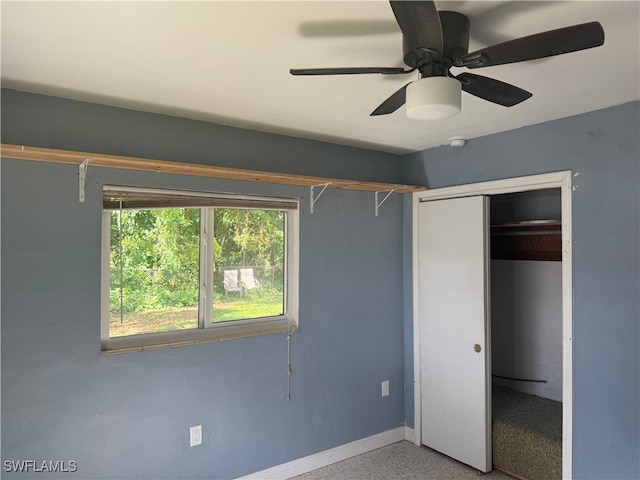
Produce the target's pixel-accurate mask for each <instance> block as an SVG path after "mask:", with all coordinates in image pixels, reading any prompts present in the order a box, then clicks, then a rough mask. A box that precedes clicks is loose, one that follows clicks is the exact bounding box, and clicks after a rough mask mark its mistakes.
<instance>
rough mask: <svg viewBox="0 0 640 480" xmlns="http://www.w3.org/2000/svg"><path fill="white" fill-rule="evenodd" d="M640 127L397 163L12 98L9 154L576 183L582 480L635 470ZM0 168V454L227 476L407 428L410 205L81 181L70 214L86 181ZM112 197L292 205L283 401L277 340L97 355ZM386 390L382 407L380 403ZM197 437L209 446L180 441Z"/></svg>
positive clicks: (624, 125) (115, 175) (194, 184)
mask: <svg viewBox="0 0 640 480" xmlns="http://www.w3.org/2000/svg"><path fill="white" fill-rule="evenodd" d="M639 130H640V124H639V104H638V103H632V104H628V105H622V106H619V107H614V108H610V109H606V110H601V111H598V112H592V113H589V114H586V115H580V116H576V117H571V118H566V119H562V120H557V121H553V122H549V123H545V124H541V125H535V126H531V127H527V128H522V129H519V130H514V131H510V132H505V133H501V134H497V135H492V136H488V137H483V138H478V139H474V140H471V141H469V142H468V143H467V145H466V146H465V147H464V148H462V149H453V148H449V147H442V148H436V149H430V150H426V151H424V152H420V153H416V154H413V155H409V156H405V157H396V156H394V155H390V154H385V153H380V152H373V151H368V150H363V149H356V148H348V147H342V146H336V145H330V144H326V143H322V142H314V141H309V140H303V139H295V138H290V137H284V136H278V135H271V134H264V133H259V132H252V131H246V130H240V129H234V128H230V127H223V126H217V125H212V124H208V123H204V122H196V121H191V120H185V119H179V118H173V117H168V116H162V115H153V114H147V113H142V112H135V111H129V110H124V109H117V108H110V107H104V106H98V105H92V104H87V103H81V102H74V101H70V100H62V99H56V98H51V97H45V96H39V95H31V94H23V93H18V92H14V91H9V90H3V91H2V142H4V143H15V144H25V145H31V146H42V147H52V148H65V149H71V150H85V151H93V152H102V153H112V154H123V155H130V156H141V157H150V158H158V159H166V160H176V161H185V162H194V163H208V164H214V165H221V166H231V167H239V168H253V169H260V170H271V171H280V172H290V173H299V174H309V175H319V176H335V177H342V178H353V179H362V180H375V181H388V182H403V181H404V182H406V183H415V184H423V183H427V184H429V185H430V186H431V187H432V188H433V187H439V186H446V185H456V184H464V183H470V182H478V181H485V180H492V179H498V178H507V177H514V176H521V175H531V174H536V173H543V172H550V171H558V170H566V169H573V170H574V171H576V172H578V173H580V175H579V176H578V177H576V178H575V183H576V184H577V185H578V189H577V190H576V191H575V193H574V197H573V227H574V238H573V254H574V277H573V280H574V324H575V327H574V373H575V378H574V388H575V397H574V398H575V401H574V473H575V477H576V478H580V479H582V478H615V477H617V478H639V477H640V466H639V461H640V460H639V458H638V451H639V449H640V444H639V438H638V436H639V435H638V423H639V420H640V419H639V418H638V415H639V410H640V401H639V391H640V385H639V377H640V358H639V353H638V352H639V351H640V348H639V340H640V338H639V337H640V325H639V324H640V315H639V313H640V312H639V308H640V304H639V298H638V296H639V291H640V285H639V278H638V272H639V261H638V256H639V238H638V237H639V229H640V226H639V223H640V220H639V206H638V205H639V203H640V197H639V183H640V182H639V180H640V179H639V178H638V176H639V172H638V170H639V168H638V163H639V158H640V157H639V155H640V153H639V148H638V142H639V140H638V131H639ZM1 168H2V185H1V187H2V191H1V195H2V212H1V214H2V258H1V261H2V311H1V314H2V460H3V461H4V460H20V459H40V460H44V459H52V460H56V459H61V460H76V461H77V462H78V467H79V472H78V473H77V474H76V475H78V476H79V478H80V477H86V478H100V477H102V478H131V477H132V476H135V477H140V478H230V477H235V476H240V475H243V474H246V473H250V472H253V471H257V470H261V469H264V468H267V467H270V466H273V465H277V464H280V463H283V462H286V461H289V460H293V459H295V458H298V457H301V456H305V455H309V454H312V453H316V452H318V451H322V450H325V449H327V448H331V447H334V446H337V445H341V444H344V443H347V442H350V441H353V440H357V439H360V438H363V437H366V436H369V435H373V434H375V433H379V432H382V431H386V430H389V429H392V428H394V427H397V426H399V425H400V424H401V422H402V421H403V419H404V418H405V415H406V418H407V421H408V423H409V425H411V426H413V370H412V369H413V350H412V346H413V340H412V328H411V327H412V325H411V256H410V255H411V231H410V226H411V213H410V208H411V201H410V197H409V196H405V198H404V199H403V198H402V197H401V196H397V195H393V196H392V197H391V198H390V199H389V201H387V202H386V203H385V205H384V206H383V207H382V209H381V216H380V217H374V216H373V194H372V193H362V192H349V191H340V190H331V191H327V192H325V194H324V195H323V197H322V198H321V199H320V201H319V202H318V204H317V205H316V213H314V214H313V215H310V214H309V213H308V193H309V192H308V189H306V188H299V187H284V186H276V185H267V184H254V183H249V182H233V181H220V180H216V179H206V178H196V177H188V176H178V175H165V174H151V173H144V172H131V171H119V170H110V169H100V168H97V167H96V168H91V167H89V174H88V178H87V201H86V203H84V204H80V203H78V200H77V195H78V190H77V188H78V187H77V168H76V167H73V166H69V165H67V166H65V165H54V164H49V163H39V162H27V161H15V160H6V159H5V160H3V161H2V165H1ZM104 183H112V184H113V183H122V184H129V185H148V186H156V187H168V188H192V189H195V190H210V191H237V192H241V193H258V194H269V195H283V196H299V197H303V203H302V211H301V214H302V215H301V226H300V235H301V259H300V331H299V332H298V333H296V334H295V335H294V340H293V368H294V375H293V377H292V397H293V400H292V402H286V401H285V399H284V398H285V395H286V380H287V378H286V360H287V355H286V340H285V336H284V335H269V336H263V337H254V338H246V339H240V340H232V341H227V342H221V343H213V344H203V345H197V346H192V347H182V348H177V349H168V350H158V351H148V352H144V353H132V354H123V355H115V356H109V357H101V356H100V354H99V349H100V345H99V313H100V312H99V305H100V303H99V285H100V262H99V253H100V228H101V226H100V188H101V186H102V184H104ZM402 232H403V233H402ZM403 310H404V313H403ZM403 315H404V316H403ZM403 320H404V324H403ZM385 379H389V380H390V381H391V396H390V397H386V398H381V397H380V381H382V380H385ZM403 383H404V388H403ZM196 424H202V425H203V428H204V445H203V446H202V447H195V448H189V447H188V427H190V426H192V425H196ZM38 477H39V478H45V477H46V476H45V475H44V474H40V475H38Z"/></svg>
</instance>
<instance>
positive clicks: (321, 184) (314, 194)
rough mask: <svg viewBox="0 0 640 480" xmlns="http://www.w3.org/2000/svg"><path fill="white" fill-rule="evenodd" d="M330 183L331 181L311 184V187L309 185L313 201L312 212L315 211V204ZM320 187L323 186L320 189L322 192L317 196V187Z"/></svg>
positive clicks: (311, 204)
mask: <svg viewBox="0 0 640 480" xmlns="http://www.w3.org/2000/svg"><path fill="white" fill-rule="evenodd" d="M329 185H331V182H328V183H320V184H319V185H311V187H309V188H310V190H311V202H310V204H309V206H310V210H311V213H313V206H314V205H315V204H316V202H317V201H318V199H319V198H320V196H321V195H322V194H323V193H324V191H325V190H326V189H327V187H328V186H329ZM320 187H322V190H320V193H318V195H317V196H316V191H315V189H316V188H320Z"/></svg>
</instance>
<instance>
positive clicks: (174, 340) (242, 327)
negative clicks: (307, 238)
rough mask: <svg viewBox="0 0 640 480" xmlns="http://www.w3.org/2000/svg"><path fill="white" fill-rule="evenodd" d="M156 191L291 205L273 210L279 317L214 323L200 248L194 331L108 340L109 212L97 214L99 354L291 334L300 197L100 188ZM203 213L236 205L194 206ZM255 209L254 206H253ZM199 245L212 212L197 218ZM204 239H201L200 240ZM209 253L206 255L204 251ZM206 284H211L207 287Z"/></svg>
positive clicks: (206, 261)
mask: <svg viewBox="0 0 640 480" xmlns="http://www.w3.org/2000/svg"><path fill="white" fill-rule="evenodd" d="M110 189H113V190H119V191H131V192H149V193H161V194H166V195H172V194H174V195H181V196H184V195H193V196H198V197H210V198H219V199H224V198H232V199H234V200H238V199H240V200H258V201H260V202H265V203H269V202H274V203H277V202H282V201H286V202H295V204H296V206H297V207H296V208H295V209H281V208H274V209H275V210H279V211H282V212H284V216H285V222H284V238H285V240H284V242H285V246H284V248H285V255H284V263H285V264H284V277H285V278H284V314H283V315H278V316H274V317H260V318H252V319H245V320H233V321H227V322H220V323H216V322H213V321H212V310H213V309H214V308H215V307H214V306H213V302H212V301H209V300H208V299H207V295H213V284H212V283H213V249H212V248H201V249H200V250H201V252H200V298H199V305H198V328H193V329H185V330H174V331H171V332H157V333H144V334H138V335H130V336H124V337H113V338H109V289H110V275H111V272H110V255H109V248H110V241H111V238H110V237H111V236H110V232H111V223H110V222H111V218H110V215H111V210H107V209H103V210H102V242H101V324H100V344H101V351H102V353H103V354H109V353H122V352H130V351H140V350H150V349H156V348H162V347H176V346H182V345H191V344H195V343H206V342H214V341H219V340H227V339H233V338H240V337H245V336H255V335H266V334H270V333H278V332H291V331H294V330H296V329H297V328H298V290H299V287H298V279H299V250H300V246H299V245H300V238H299V236H300V233H299V224H300V213H299V212H300V199H298V198H281V197H264V196H257V195H232V194H216V193H208V192H188V191H181V190H165V189H162V190H161V189H154V188H137V187H120V186H117V187H115V186H108V185H105V186H104V187H103V190H110ZM196 208H202V209H203V211H206V210H209V211H211V212H212V211H213V209H214V208H238V207H196ZM256 209H259V208H256ZM200 224H201V225H200V244H201V245H203V241H204V242H207V244H209V245H210V244H211V242H212V239H213V214H211V215H201V222H200ZM203 238H204V240H203ZM209 250H210V251H209ZM208 283H211V285H208Z"/></svg>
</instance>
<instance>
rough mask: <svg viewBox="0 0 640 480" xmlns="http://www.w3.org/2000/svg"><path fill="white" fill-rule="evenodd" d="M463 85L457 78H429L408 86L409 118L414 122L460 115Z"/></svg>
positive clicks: (407, 103)
mask: <svg viewBox="0 0 640 480" xmlns="http://www.w3.org/2000/svg"><path fill="white" fill-rule="evenodd" d="M461 99H462V85H461V83H460V82H459V81H458V80H456V79H455V78H450V77H427V78H422V79H420V80H416V81H415V82H412V83H411V84H409V85H408V86H407V101H406V105H407V116H408V117H409V118H412V119H414V120H442V119H444V118H450V117H454V116H456V115H457V114H458V113H460V108H461V103H462V100H461Z"/></svg>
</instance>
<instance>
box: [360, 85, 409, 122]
mask: <svg viewBox="0 0 640 480" xmlns="http://www.w3.org/2000/svg"><path fill="white" fill-rule="evenodd" d="M409 83H411V82H409ZM409 83H407V84H406V85H405V86H404V87H402V88H401V89H400V90H398V91H396V92H395V93H394V94H393V95H391V96H390V97H389V98H387V99H386V100H385V101H384V102H382V103H381V104H380V105H379V106H378V108H376V109H375V110H374V111H373V112H371V115H370V116H371V117H374V116H376V115H387V114H389V113H393V112H395V111H396V110H397V109H399V108H400V107H401V106H402V105H404V104H405V102H406V101H407V86H409Z"/></svg>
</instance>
